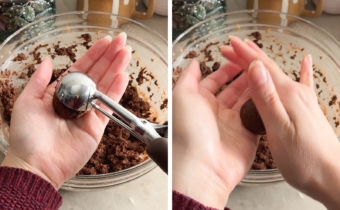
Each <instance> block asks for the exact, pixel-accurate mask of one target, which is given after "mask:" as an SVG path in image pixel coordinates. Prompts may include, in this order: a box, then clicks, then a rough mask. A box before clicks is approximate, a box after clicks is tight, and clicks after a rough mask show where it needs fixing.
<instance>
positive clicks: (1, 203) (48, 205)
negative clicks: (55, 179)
mask: <svg viewBox="0 0 340 210" xmlns="http://www.w3.org/2000/svg"><path fill="white" fill-rule="evenodd" d="M61 203H62V198H61V195H60V194H59V193H58V191H57V190H55V189H54V187H53V186H52V185H51V184H50V183H49V182H47V181H46V180H45V179H43V178H41V177H39V176H37V175H36V174H33V173H31V172H29V171H26V170H23V169H18V168H10V167H0V209H8V210H20V209H37V210H41V209H58V208H59V207H60V206H61Z"/></svg>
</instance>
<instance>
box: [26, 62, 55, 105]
mask: <svg viewBox="0 0 340 210" xmlns="http://www.w3.org/2000/svg"><path fill="white" fill-rule="evenodd" d="M51 77H52V63H51V60H50V59H49V58H45V59H44V60H43V62H42V63H41V64H40V65H39V67H38V69H37V70H36V71H35V72H34V73H33V75H32V77H31V79H30V80H29V82H28V83H27V85H26V87H25V89H24V90H23V91H22V93H21V96H23V97H33V98H40V99H41V98H42V97H43V95H44V93H45V90H46V87H47V85H48V84H49V82H50V80H51Z"/></svg>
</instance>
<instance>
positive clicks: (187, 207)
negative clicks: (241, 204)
mask: <svg viewBox="0 0 340 210" xmlns="http://www.w3.org/2000/svg"><path fill="white" fill-rule="evenodd" d="M172 209H176V210H216V209H215V208H211V207H207V206H204V205H203V204H201V203H199V202H198V201H195V200H194V199H192V198H189V197H188V196H186V195H183V194H181V193H179V192H176V191H174V190H173V191H172ZM224 210H229V209H228V208H224Z"/></svg>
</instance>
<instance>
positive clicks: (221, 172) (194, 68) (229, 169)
mask: <svg viewBox="0 0 340 210" xmlns="http://www.w3.org/2000/svg"><path fill="white" fill-rule="evenodd" d="M240 71H241V67H239V66H238V65H236V64H234V63H231V62H230V63H227V64H225V65H224V66H222V67H221V68H220V69H219V70H218V71H216V72H214V73H212V74H210V75H209V76H208V77H207V78H205V79H203V80H202V81H201V82H200V80H201V73H200V69H199V64H198V62H197V61H192V62H191V63H190V64H189V66H188V67H187V69H186V70H184V71H183V72H182V74H181V76H180V78H179V80H178V82H177V84H176V86H175V88H174V90H173V113H174V114H173V155H172V156H173V163H172V164H173V165H172V167H173V189H174V190H176V191H178V192H180V193H182V194H185V195H187V196H189V197H191V198H193V199H195V200H197V201H199V202H201V203H202V204H204V205H206V206H210V207H214V208H218V209H223V208H224V206H225V204H226V203H227V200H228V196H229V194H230V193H231V191H232V190H233V189H234V188H235V186H236V185H237V184H238V183H239V182H240V181H241V179H242V178H243V177H244V176H245V174H246V173H247V172H248V170H249V169H250V166H251V164H252V162H253V160H254V157H255V152H256V148H257V144H258V138H257V137H256V136H255V135H254V134H252V133H250V132H249V131H248V130H246V129H245V128H244V127H243V126H242V124H241V120H240V116H239V115H240V113H239V111H240V108H241V106H242V104H243V103H244V102H245V101H246V100H247V99H248V98H249V95H247V94H244V93H245V91H246V89H247V87H248V85H247V77H246V76H247V75H246V74H242V75H241V76H240V77H239V78H238V79H236V80H235V81H234V82H232V83H231V84H230V85H229V86H228V87H227V88H226V89H224V90H223V91H222V92H221V93H220V94H219V95H218V96H217V97H216V96H215V93H216V92H217V90H218V89H219V88H220V87H221V86H222V85H223V84H225V83H226V82H227V81H229V80H230V79H232V78H233V77H234V76H235V75H236V74H237V73H239V72H240Z"/></svg>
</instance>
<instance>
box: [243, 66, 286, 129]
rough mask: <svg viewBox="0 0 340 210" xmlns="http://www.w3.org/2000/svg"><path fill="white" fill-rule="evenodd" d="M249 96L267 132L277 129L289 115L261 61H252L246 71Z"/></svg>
mask: <svg viewBox="0 0 340 210" xmlns="http://www.w3.org/2000/svg"><path fill="white" fill-rule="evenodd" d="M248 81H249V91H250V94H251V98H252V100H253V101H254V104H255V106H256V108H257V110H258V112H259V114H260V116H261V119H262V121H263V123H264V125H265V127H266V130H267V133H269V132H268V131H270V130H274V131H279V130H280V129H281V127H282V124H283V123H286V122H289V116H288V114H287V112H286V110H285V108H284V106H283V104H282V102H281V100H280V98H279V95H278V93H277V92H276V88H275V85H274V83H273V80H272V78H271V76H270V74H269V72H268V70H267V69H265V67H264V65H263V63H262V61H253V62H252V63H251V64H250V66H249V71H248Z"/></svg>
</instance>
